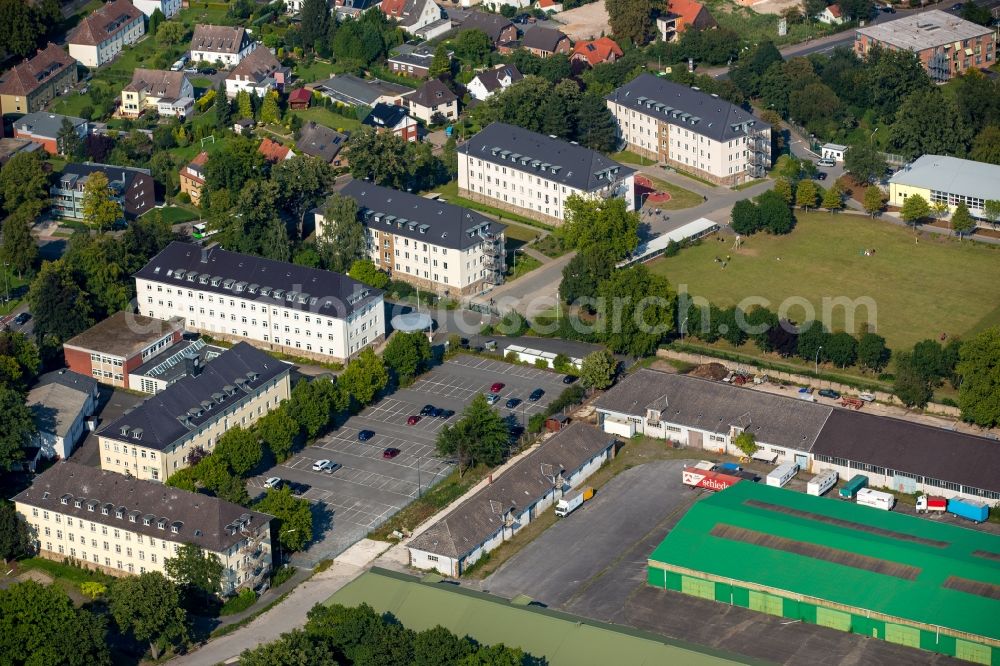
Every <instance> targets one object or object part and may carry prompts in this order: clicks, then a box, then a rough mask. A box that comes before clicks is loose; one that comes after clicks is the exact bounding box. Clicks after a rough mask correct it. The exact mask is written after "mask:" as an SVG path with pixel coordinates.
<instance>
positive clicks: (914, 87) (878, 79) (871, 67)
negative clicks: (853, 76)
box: [859, 47, 932, 121]
mask: <svg viewBox="0 0 1000 666" xmlns="http://www.w3.org/2000/svg"><path fill="white" fill-rule="evenodd" d="M865 65H866V66H865V67H864V69H863V72H864V77H863V87H864V88H865V89H866V91H867V97H868V99H869V100H870V104H871V106H872V108H874V109H875V111H876V112H877V113H878V116H879V118H880V119H881V120H883V121H891V120H893V119H894V118H895V117H896V116H897V113H898V112H899V110H900V108H901V107H902V106H903V102H904V100H905V99H906V98H907V96H909V95H910V94H912V93H914V92H916V91H920V90H928V89H930V88H931V85H932V84H931V80H930V77H929V76H928V75H927V71H926V70H925V69H924V66H923V64H922V63H921V62H920V60H919V58H918V57H917V55H916V54H915V53H913V52H911V51H904V50H897V49H883V48H880V47H876V48H873V49H871V50H870V51H868V54H867V56H866V58H865ZM859 87H860V86H859Z"/></svg>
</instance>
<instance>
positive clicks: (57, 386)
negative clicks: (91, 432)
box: [25, 370, 99, 463]
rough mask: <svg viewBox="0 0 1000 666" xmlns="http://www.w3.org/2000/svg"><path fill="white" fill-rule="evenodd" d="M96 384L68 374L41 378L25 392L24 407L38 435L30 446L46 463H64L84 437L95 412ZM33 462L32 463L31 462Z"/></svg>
mask: <svg viewBox="0 0 1000 666" xmlns="http://www.w3.org/2000/svg"><path fill="white" fill-rule="evenodd" d="M98 395H99V393H98V390H97V382H96V381H94V380H93V379H92V378H91V377H89V376H87V377H85V376H83V375H80V374H77V373H75V372H70V371H67V370H58V371H56V372H50V373H48V374H47V375H43V376H42V377H41V378H40V379H39V381H38V384H37V385H36V386H35V387H33V388H32V389H31V390H30V391H28V395H27V397H26V398H25V405H26V406H27V407H28V409H29V410H30V411H31V415H32V418H33V419H34V422H35V426H36V428H37V429H38V431H37V432H36V433H35V434H34V435H33V436H32V441H31V446H32V448H35V447H37V448H38V449H39V455H40V457H42V458H46V459H48V460H52V459H54V458H55V459H60V460H65V459H66V458H68V457H69V455H70V454H71V453H73V449H74V448H75V447H76V444H77V442H79V441H80V439H81V438H82V437H83V433H84V429H85V423H84V422H85V420H86V419H87V417H89V416H91V415H92V414H93V413H94V411H95V410H96V409H97V399H98ZM30 462H32V463H33V462H34V461H30Z"/></svg>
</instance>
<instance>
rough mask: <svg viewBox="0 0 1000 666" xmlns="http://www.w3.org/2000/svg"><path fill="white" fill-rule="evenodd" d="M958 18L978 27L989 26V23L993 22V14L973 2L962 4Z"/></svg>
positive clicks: (972, 0) (971, 0)
mask: <svg viewBox="0 0 1000 666" xmlns="http://www.w3.org/2000/svg"><path fill="white" fill-rule="evenodd" d="M960 16H961V17H962V18H963V19H965V20H966V21H971V22H973V23H978V24H979V25H990V22H991V21H993V14H991V13H990V10H989V8H988V7H983V6H981V5H979V4H978V3H976V2H975V1H974V0H969V2H966V3H963V4H962V13H961V14H960Z"/></svg>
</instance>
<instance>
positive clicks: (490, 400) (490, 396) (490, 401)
mask: <svg viewBox="0 0 1000 666" xmlns="http://www.w3.org/2000/svg"><path fill="white" fill-rule="evenodd" d="M498 400H500V396H498V395H497V394H496V393H487V394H486V404H487V405H495V404H496V403H497V401H498Z"/></svg>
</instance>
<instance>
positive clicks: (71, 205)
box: [49, 163, 156, 220]
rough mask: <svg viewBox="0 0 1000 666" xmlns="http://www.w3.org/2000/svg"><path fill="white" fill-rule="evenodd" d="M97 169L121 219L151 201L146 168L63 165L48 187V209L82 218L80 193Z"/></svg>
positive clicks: (137, 213) (139, 212)
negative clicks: (49, 204) (120, 208)
mask: <svg viewBox="0 0 1000 666" xmlns="http://www.w3.org/2000/svg"><path fill="white" fill-rule="evenodd" d="M98 171H99V172H101V173H103V174H104V175H105V177H107V179H108V196H109V197H111V198H112V199H114V200H115V201H116V202H118V204H119V205H120V206H121V207H122V218H121V219H134V218H136V217H138V216H140V215H142V214H143V213H145V212H146V211H148V210H149V209H150V208H152V207H153V206H154V205H155V203H156V199H155V194H156V192H155V189H154V185H153V176H152V175H151V173H150V171H149V169H137V168H135V167H120V166H114V165H111V164H96V163H94V164H75V163H71V164H67V165H66V166H65V167H63V170H62V173H61V174H60V175H59V178H58V179H57V180H56V182H55V183H54V184H53V185H52V186H51V187H50V188H49V194H50V195H51V197H52V210H53V212H54V213H56V214H57V215H60V216H62V217H67V218H70V219H73V220H82V219H83V193H84V188H85V186H86V184H87V179H88V178H89V177H90V176H91V174H93V173H96V172H98Z"/></svg>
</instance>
